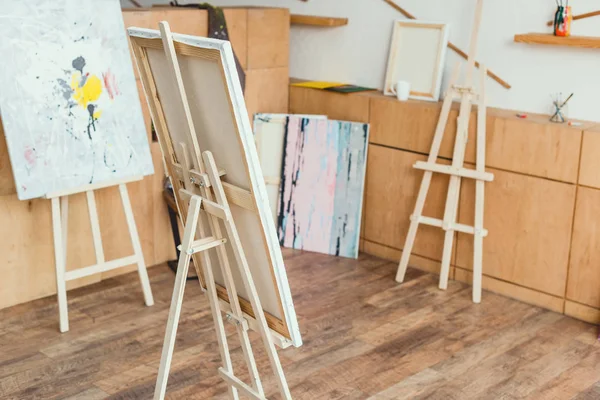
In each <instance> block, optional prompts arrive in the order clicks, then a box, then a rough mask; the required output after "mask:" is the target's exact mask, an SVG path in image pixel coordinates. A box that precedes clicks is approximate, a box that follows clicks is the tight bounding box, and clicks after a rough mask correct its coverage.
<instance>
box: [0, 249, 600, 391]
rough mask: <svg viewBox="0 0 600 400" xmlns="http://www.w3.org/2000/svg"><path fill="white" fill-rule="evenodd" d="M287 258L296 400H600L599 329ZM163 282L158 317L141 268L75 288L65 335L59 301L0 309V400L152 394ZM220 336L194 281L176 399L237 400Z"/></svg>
mask: <svg viewBox="0 0 600 400" xmlns="http://www.w3.org/2000/svg"><path fill="white" fill-rule="evenodd" d="M284 254H285V258H286V265H287V269H288V276H289V280H290V284H291V287H292V293H293V294H294V301H295V305H296V311H297V313H298V317H299V320H300V327H301V330H302V334H303V336H304V346H303V347H301V348H298V349H295V348H291V349H287V350H283V351H280V357H281V360H282V364H283V366H284V370H285V372H286V375H287V378H288V381H289V384H290V387H291V391H292V395H293V396H294V398H295V399H366V398H372V399H403V398H410V399H414V398H418V399H421V398H427V399H461V400H463V399H517V398H519V399H536V400H537V399H573V398H574V399H578V400H583V399H600V344H598V342H597V340H596V328H595V327H594V326H592V325H589V324H585V323H583V322H579V321H576V320H574V319H571V318H568V317H565V316H563V315H559V314H556V313H553V312H550V311H545V310H542V309H540V308H536V307H533V306H529V305H526V304H523V303H520V302H518V301H514V300H510V299H507V298H504V297H501V296H497V295H494V294H491V293H488V292H485V293H484V297H483V303H482V304H481V305H474V304H472V303H471V300H470V299H471V294H470V288H469V287H467V286H466V285H463V284H461V283H457V282H451V283H450V285H449V287H448V290H447V291H446V292H444V291H440V290H438V289H437V287H436V277H435V276H432V275H430V274H425V273H422V272H418V271H415V270H409V272H408V275H407V282H406V283H404V284H403V285H398V284H397V283H395V282H394V279H393V278H394V274H395V272H396V265H395V264H394V263H389V262H385V261H382V260H379V259H377V258H374V257H370V256H361V257H360V259H359V260H358V261H355V260H347V259H341V258H333V257H328V256H324V255H319V254H313V253H301V252H298V251H289V250H285V252H284ZM150 277H151V282H152V289H153V291H154V296H155V300H156V304H155V305H154V306H153V307H149V308H148V307H145V306H144V305H143V299H142V293H141V289H140V287H139V285H138V281H137V275H136V274H135V273H133V274H128V275H125V276H122V277H119V278H115V279H111V280H108V281H103V282H101V283H99V284H96V285H94V286H90V287H87V288H82V289H77V290H74V291H71V292H69V316H70V322H71V331H70V332H68V333H66V334H62V335H61V334H60V333H59V332H58V323H57V321H58V315H57V306H56V300H55V298H54V297H51V298H46V299H41V300H38V301H35V302H31V303H28V304H23V305H19V306H16V307H12V308H9V309H4V310H0V398H2V399H34V398H35V399H38V398H39V399H41V398H44V399H46V398H48V399H49V398H52V399H54V398H56V399H86V400H94V399H104V398H108V397H110V398H114V399H149V398H151V396H152V392H153V388H154V381H155V379H156V373H157V368H158V362H159V358H160V350H161V346H162V339H163V334H164V329H165V323H166V319H167V312H168V306H169V302H170V295H171V290H172V286H173V281H174V276H173V274H172V272H171V271H170V270H169V269H168V268H167V267H166V266H160V267H156V268H152V269H151V270H150ZM33 278H34V277H32V279H33ZM0 289H1V283H0ZM212 327H213V325H212V319H211V316H210V311H209V307H208V304H207V301H206V299H205V298H204V297H203V296H202V295H201V293H200V290H199V287H198V283H197V282H196V281H190V282H188V285H187V292H186V296H185V301H184V310H183V313H182V323H181V325H180V330H179V334H178V340H177V345H176V353H175V355H174V358H173V367H172V370H171V376H170V379H169V387H168V392H167V395H168V398H173V399H208V398H225V390H226V388H225V386H224V384H223V383H222V382H221V381H220V379H219V378H218V377H217V375H216V371H217V368H218V366H219V365H220V358H219V354H218V351H217V346H216V338H215V335H214V331H213V328H212ZM230 332H231V335H230V337H231V340H230V344H231V346H232V348H233V349H235V350H234V359H235V361H236V364H235V365H236V366H237V369H236V370H237V371H241V372H243V374H242V375H244V376H247V373H245V369H244V368H243V364H241V357H242V354H241V350H240V349H239V345H238V342H237V337H236V336H235V335H234V334H233V330H231V331H230ZM252 338H253V343H256V346H255V347H254V348H255V352H256V353H258V358H259V368H261V371H263V374H262V375H263V377H265V378H266V379H264V383H265V386H267V391H268V393H271V394H272V393H273V390H274V389H275V387H274V382H273V380H272V379H271V378H270V370H269V368H268V367H267V365H268V363H267V361H266V357H265V355H264V353H263V352H261V351H260V345H259V344H260V341H259V339H258V337H257V336H256V335H254V336H253V337H252ZM273 397H274V398H278V396H273Z"/></svg>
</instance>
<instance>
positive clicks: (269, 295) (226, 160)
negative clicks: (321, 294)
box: [129, 22, 302, 399]
mask: <svg viewBox="0 0 600 400" xmlns="http://www.w3.org/2000/svg"><path fill="white" fill-rule="evenodd" d="M129 35H130V40H131V45H132V49H133V52H134V56H135V59H136V62H137V64H138V69H139V71H140V77H141V79H142V82H143V85H144V91H145V94H146V98H147V100H148V104H149V108H150V112H151V115H152V119H153V122H154V125H155V127H156V131H157V134H158V137H159V142H160V145H161V150H162V152H163V157H164V160H165V164H166V169H167V172H168V174H169V177H170V179H171V182H172V184H173V191H174V194H175V199H176V203H177V207H178V209H179V214H180V216H181V219H182V223H183V224H184V226H185V231H184V238H183V240H182V248H181V255H180V259H179V265H178V270H177V277H176V281H175V287H174V290H173V297H172V300H171V310H170V313H169V321H168V324H167V330H166V335H165V342H164V346H163V353H162V358H161V364H160V368H159V376H158V380H157V384H156V389H155V397H154V398H155V399H162V398H164V395H165V392H166V389H167V386H166V385H167V378H168V371H169V365H170V360H171V357H172V355H173V348H174V345H175V335H176V331H177V324H178V319H179V313H180V311H181V305H182V301H183V290H184V288H185V279H184V277H185V275H186V272H187V268H188V267H189V261H190V258H193V259H194V266H195V267H196V268H197V273H198V276H199V277H200V279H201V285H202V288H203V289H205V290H206V293H207V296H208V299H209V303H210V305H211V310H212V313H213V320H214V323H215V329H216V332H217V339H218V343H219V350H220V353H221V358H222V361H223V367H221V368H219V374H220V376H221V377H222V378H223V379H224V380H225V381H226V382H227V383H228V387H229V393H230V396H231V397H232V398H237V395H238V392H240V393H242V394H245V395H247V396H249V397H250V398H255V399H264V398H265V394H264V390H263V388H262V384H261V381H260V379H259V377H258V372H257V369H256V363H255V361H254V357H253V353H252V346H251V345H250V341H249V339H248V333H247V331H248V329H252V330H255V331H257V332H259V333H260V334H261V337H262V339H263V340H262V342H263V345H264V347H265V350H266V353H267V355H268V356H269V360H270V362H271V369H272V370H273V372H274V375H275V378H276V382H277V384H278V386H279V391H280V394H281V396H282V397H283V398H285V399H290V398H291V395H290V393H289V388H288V386H287V381H286V380H285V377H284V374H283V370H282V367H281V363H280V361H279V358H278V356H277V352H276V350H275V347H274V344H278V345H279V346H282V347H286V346H290V345H294V346H300V345H301V344H302V341H301V336H300V330H299V328H298V322H297V320H296V314H295V310H294V307H293V303H292V298H291V293H290V288H289V285H288V282H287V276H286V272H285V268H284V264H283V257H282V254H281V249H280V247H279V244H278V241H277V236H276V232H275V225H274V223H273V221H272V215H271V212H270V208H269V203H268V196H267V191H266V188H265V184H264V180H263V176H262V172H261V169H260V164H259V161H258V156H257V154H256V147H255V145H254V140H253V136H252V130H251V128H250V121H249V119H248V114H247V110H246V106H245V103H244V98H243V94H242V90H241V87H240V83H239V79H238V76H237V71H236V69H235V63H234V58H233V52H232V50H231V45H230V43H229V42H226V41H221V40H214V39H207V38H200V37H194V36H188V35H179V34H171V32H170V29H169V26H168V24H167V23H165V22H162V23H161V31H160V32H159V31H156V30H148V29H140V28H130V29H129ZM200 266H201V267H202V269H200ZM222 313H225V315H226V317H225V318H224V317H223V315H222ZM225 320H229V321H230V322H232V323H234V325H235V326H236V329H237V332H238V335H239V337H240V341H241V345H242V350H243V353H244V358H245V360H246V364H247V366H248V368H249V371H250V375H251V384H250V385H247V384H245V383H244V382H242V381H241V380H240V379H239V378H237V377H236V375H235V373H234V371H233V366H232V363H231V358H230V354H229V348H228V344H227V336H226V335H225V330H224V329H223V323H224V321H225Z"/></svg>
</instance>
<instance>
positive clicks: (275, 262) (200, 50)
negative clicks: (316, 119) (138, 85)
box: [128, 28, 302, 346]
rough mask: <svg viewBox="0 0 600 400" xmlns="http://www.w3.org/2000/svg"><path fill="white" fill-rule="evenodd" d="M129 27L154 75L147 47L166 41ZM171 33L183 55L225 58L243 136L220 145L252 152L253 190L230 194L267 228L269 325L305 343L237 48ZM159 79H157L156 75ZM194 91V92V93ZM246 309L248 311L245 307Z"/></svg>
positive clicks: (155, 108)
mask: <svg viewBox="0 0 600 400" xmlns="http://www.w3.org/2000/svg"><path fill="white" fill-rule="evenodd" d="M128 31H129V36H130V38H131V42H132V46H133V48H134V53H136V52H142V53H143V54H141V56H142V59H143V61H146V62H148V65H147V66H146V67H148V68H150V69H151V70H152V73H153V74H155V71H154V67H155V66H156V65H154V66H152V65H151V64H152V63H151V62H149V61H148V58H149V57H148V54H147V53H146V52H147V51H148V50H152V49H155V50H160V51H161V52H162V51H163V50H162V49H163V45H162V41H161V35H160V32H159V31H157V30H150V29H142V28H129V29H128ZM172 37H173V40H174V42H175V48H176V49H177V55H178V57H183V56H186V57H194V56H198V57H200V58H203V57H206V54H209V53H210V52H211V51H212V52H214V51H218V63H220V64H221V66H222V73H223V78H224V81H225V84H226V85H225V86H226V90H227V97H228V99H229V100H230V106H231V110H232V112H233V114H234V115H233V117H234V118H233V119H234V121H233V122H234V126H235V129H236V131H237V134H238V137H237V138H236V140H234V141H231V140H230V141H226V142H224V143H222V144H221V145H220V146H218V147H219V148H220V149H227V148H231V146H232V144H233V143H235V142H237V140H238V139H239V145H240V146H241V148H242V149H243V154H245V157H247V164H246V165H240V168H247V174H248V185H249V193H248V194H247V195H246V194H244V195H243V196H242V197H241V198H230V199H229V200H230V202H231V203H232V204H234V205H238V206H242V207H244V205H242V203H245V205H246V206H248V205H250V208H252V206H253V205H255V207H256V209H255V210H254V213H255V214H256V215H257V216H258V217H259V221H260V228H261V229H262V231H263V233H264V239H265V247H266V249H265V250H266V251H267V252H268V254H267V258H268V259H269V261H270V265H268V266H265V268H267V267H268V269H269V270H266V271H262V272H261V273H260V274H261V275H262V276H266V275H268V276H272V278H273V280H272V282H273V284H274V285H275V292H276V293H277V295H278V297H277V304H271V305H269V304H265V303H266V301H263V300H264V299H261V302H262V303H263V308H266V306H270V308H275V307H277V308H278V309H280V310H281V314H282V315H281V316H280V317H279V316H277V317H276V316H273V315H267V320H268V321H269V325H270V327H271V329H273V330H274V331H275V332H276V333H278V334H281V335H283V336H285V337H286V338H287V339H289V340H290V341H291V343H292V344H293V345H294V346H300V345H301V344H302V339H301V335H300V329H299V327H298V322H297V319H296V314H295V310H294V306H293V303H292V297H291V292H290V288H289V284H288V281H287V276H286V272H285V267H284V263H283V257H282V254H281V249H280V247H279V241H278V239H277V234H276V231H275V224H274V222H273V221H272V220H271V218H272V217H271V211H270V207H269V203H268V196H267V192H266V188H265V184H264V180H263V175H262V172H261V169H260V163H259V160H258V155H257V153H256V147H255V144H254V138H253V134H252V129H251V126H250V121H249V118H248V112H247V110H246V106H245V102H244V97H243V93H242V90H241V87H240V84H239V78H238V75H237V70H236V68H235V62H234V58H233V51H232V49H231V44H230V43H229V42H225V41H220V40H215V39H209V38H200V37H195V36H190V35H181V34H172ZM180 51H181V52H180ZM207 52H208V53H207ZM210 54H214V53H210ZM208 57H209V58H210V57H212V56H208ZM136 60H137V62H138V68H139V69H140V70H144V69H145V66H144V65H140V56H139V54H137V53H136ZM154 78H156V76H155V77H154ZM184 78H185V77H184ZM153 83H154V85H153V86H154V87H146V85H145V87H144V90H145V91H146V94H147V97H148V99H149V104H150V110H151V112H152V117H153V120H154V121H155V125H159V127H160V125H161V121H159V120H160V119H161V117H162V115H161V116H159V115H157V113H160V114H164V116H165V117H168V115H166V113H165V110H164V109H163V107H164V106H165V105H166V104H167V102H168V100H165V99H164V98H163V96H160V97H161V101H157V102H156V103H155V104H152V103H153V101H152V100H150V99H152V98H153V93H158V92H157V91H156V90H157V88H156V86H157V85H156V83H155V82H153ZM193 84H194V83H193V82H190V83H189V86H190V89H191V87H192V86H193ZM186 87H187V83H186ZM163 95H164V94H163ZM190 96H192V94H190ZM190 98H191V97H190ZM157 100H158V99H157ZM166 119H169V118H166ZM171 119H173V118H172V117H171ZM157 122H158V123H157ZM163 122H164V121H163ZM160 128H161V129H160V130H162V127H160ZM164 128H167V129H166V131H167V133H169V135H170V136H172V135H173V132H172V131H173V130H169V129H168V127H167V126H164ZM200 131H201V129H200V128H198V127H197V133H196V135H197V136H198V137H201V136H202V135H203V133H202V132H200ZM159 133H160V132H159ZM159 138H160V135H159ZM213 138H214V137H213ZM171 139H172V138H171ZM225 139H232V138H231V137H228V138H225ZM160 142H161V149H162V151H163V154H164V156H165V158H166V159H167V160H169V159H171V158H172V157H173V156H176V154H175V153H176V152H172V153H171V152H170V151H167V148H168V147H169V146H168V145H167V144H166V143H165V140H160ZM175 144H176V143H173V145H175ZM189 147H190V149H192V146H189ZM213 147H214V146H213ZM202 150H211V151H213V152H215V158H216V161H217V162H220V161H221V162H223V158H222V157H221V158H220V157H219V155H218V154H217V150H218V149H216V148H203V149H202ZM175 159H179V157H175ZM240 161H242V160H240ZM167 164H170V163H167ZM241 164H244V163H243V162H241ZM220 167H221V166H219V168H220ZM167 169H168V170H171V169H172V168H171V167H170V165H167ZM226 169H227V168H226ZM176 172H177V171H173V173H170V176H171V179H172V180H173V181H176V180H177V179H178V174H177V173H176ZM232 172H234V171H231V170H230V171H229V173H232ZM224 180H225V182H227V175H226V176H225V177H224ZM174 186H180V185H179V184H177V185H176V182H174ZM229 186H234V185H229ZM238 192H240V193H241V192H242V191H238ZM228 195H229V193H228ZM176 197H178V194H177V191H176ZM228 197H229V196H228ZM179 203H180V201H178V204H179ZM181 204H183V202H181ZM246 209H248V208H246ZM180 212H181V206H180ZM234 217H235V215H234ZM240 225H243V224H240V223H238V226H240ZM255 234H259V232H255ZM245 250H246V251H247V252H251V249H247V248H245ZM256 251H257V250H256ZM251 268H253V275H254V272H255V271H256V270H254V268H262V267H260V266H258V267H257V265H256V264H253V263H251ZM257 278H259V277H255V282H256V281H257V280H258V279H257ZM217 283H219V284H220V282H217ZM236 286H237V285H236ZM239 286H240V287H241V286H242V285H239ZM221 295H222V292H219V296H220V297H221ZM259 295H260V293H259ZM221 299H222V300H225V299H224V298H223V297H221ZM240 300H244V299H242V298H241V295H240ZM246 303H247V301H246ZM242 308H244V304H242ZM244 312H246V310H244ZM248 317H250V318H251V317H252V316H251V315H248ZM279 318H281V320H282V322H283V325H284V327H285V330H284V331H281V330H277V329H274V328H273V326H271V323H275V324H276V323H277V320H278V319H279Z"/></svg>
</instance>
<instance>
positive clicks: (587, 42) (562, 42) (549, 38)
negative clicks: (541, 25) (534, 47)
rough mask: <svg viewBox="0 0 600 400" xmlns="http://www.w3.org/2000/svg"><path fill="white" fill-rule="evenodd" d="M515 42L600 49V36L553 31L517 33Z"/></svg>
mask: <svg viewBox="0 0 600 400" xmlns="http://www.w3.org/2000/svg"><path fill="white" fill-rule="evenodd" d="M515 42H518V43H528V44H545V45H551V46H569V47H583V48H587V49H600V37H592V36H569V37H560V36H554V35H553V34H551V33H525V34H522V35H515Z"/></svg>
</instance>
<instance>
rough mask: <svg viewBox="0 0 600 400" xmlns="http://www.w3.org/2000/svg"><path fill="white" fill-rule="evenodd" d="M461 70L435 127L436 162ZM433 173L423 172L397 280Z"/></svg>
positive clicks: (403, 272) (453, 78) (433, 147)
mask: <svg viewBox="0 0 600 400" xmlns="http://www.w3.org/2000/svg"><path fill="white" fill-rule="evenodd" d="M459 71H460V64H457V65H456V66H455V67H454V70H453V72H452V75H451V77H450V87H449V89H448V92H447V93H446V96H445V97H444V104H443V105H442V111H441V113H440V118H439V120H438V124H437V126H436V128H435V134H434V137H433V143H432V144H431V152H430V153H429V157H428V160H427V161H428V162H432V163H433V162H435V161H436V160H437V156H438V154H439V151H440V146H441V144H442V139H443V137H444V130H445V129H446V124H447V123H448V116H449V115H450V109H451V107H452V101H453V100H454V85H455V84H456V81H457V80H458V73H459ZM432 176H433V173H432V172H430V171H425V173H424V174H423V180H422V181H421V187H420V188H419V195H418V196H417V203H416V204H415V209H414V211H413V214H412V215H411V221H410V228H409V229H408V234H407V235H406V241H405V242H404V247H403V248H402V256H401V258H400V263H399V264H398V272H397V273H396V282H400V283H401V282H404V276H405V275H406V268H407V267H408V261H409V260H410V254H411V253H412V248H413V245H414V243H415V237H416V236H417V229H418V228H419V219H420V218H421V216H422V215H423V208H424V207H425V200H426V198H427V192H429V185H430V184H431V178H432Z"/></svg>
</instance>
